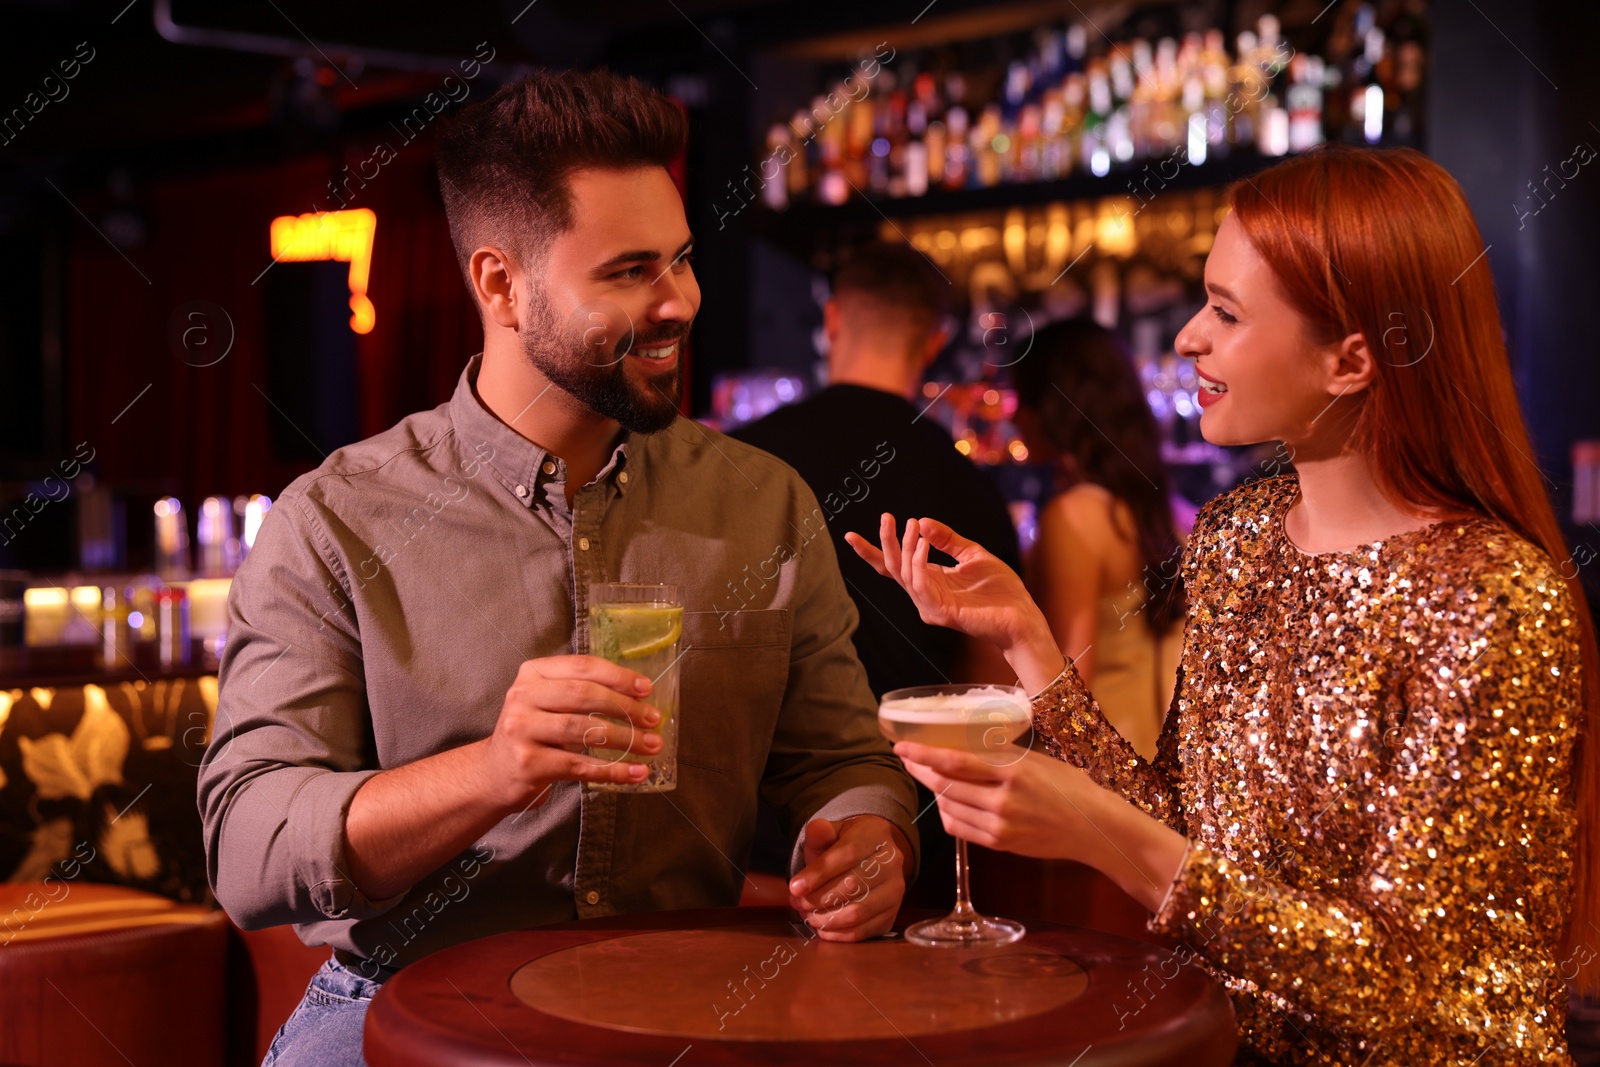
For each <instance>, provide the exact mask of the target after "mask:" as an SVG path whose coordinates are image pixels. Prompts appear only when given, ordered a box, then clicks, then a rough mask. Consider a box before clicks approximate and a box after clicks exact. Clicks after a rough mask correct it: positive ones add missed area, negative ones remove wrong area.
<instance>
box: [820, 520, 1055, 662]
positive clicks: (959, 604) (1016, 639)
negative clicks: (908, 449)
mask: <svg viewBox="0 0 1600 1067" xmlns="http://www.w3.org/2000/svg"><path fill="white" fill-rule="evenodd" d="M878 538H879V542H880V544H881V548H875V547H873V545H872V544H871V542H869V541H868V540H867V539H866V538H864V537H861V536H860V535H858V534H854V533H847V534H845V540H846V541H847V542H849V544H850V547H851V548H853V549H855V550H856V554H857V555H858V556H860V557H861V558H862V559H864V560H866V562H867V563H868V564H869V565H870V566H871V567H872V568H873V569H874V570H876V571H877V572H878V573H879V574H881V575H883V576H884V577H886V578H893V579H894V580H895V581H896V582H898V583H899V584H900V586H901V587H902V588H903V589H905V591H906V592H907V593H909V594H910V595H911V600H912V602H913V603H915V604H916V606H917V611H918V613H919V614H920V615H921V617H922V621H923V622H926V623H929V624H931V625H934V626H948V627H950V628H951V629H954V630H960V631H961V632H962V633H965V634H969V635H971V636H972V637H976V638H978V639H979V640H981V641H988V642H989V643H990V644H992V645H994V646H995V647H996V648H998V649H999V650H1000V651H1001V653H1002V654H1004V655H1005V657H1006V661H1007V662H1008V663H1010V664H1011V669H1012V670H1014V671H1016V672H1017V681H1018V683H1019V684H1021V685H1022V686H1023V687H1024V688H1025V689H1027V690H1028V692H1030V693H1037V692H1039V691H1040V690H1042V689H1044V688H1045V687H1046V686H1048V685H1049V684H1050V683H1051V682H1052V681H1054V680H1055V678H1056V676H1057V675H1059V674H1060V673H1061V669H1062V666H1063V657H1062V655H1061V651H1060V649H1058V648H1057V647H1056V642H1055V637H1054V636H1053V635H1052V634H1051V632H1050V624H1049V622H1048V621H1046V619H1045V617H1044V613H1043V612H1041V611H1040V610H1039V607H1038V605H1036V604H1035V603H1034V602H1033V600H1032V599H1030V598H1029V596H1028V591H1027V588H1026V587H1025V586H1024V585H1023V584H1022V579H1021V578H1019V577H1018V576H1017V573H1016V572H1015V571H1013V570H1012V569H1011V568H1010V567H1008V566H1006V565H1005V564H1004V563H1002V562H1001V561H1000V560H998V559H996V558H995V557H994V556H992V555H990V554H989V553H988V552H987V551H985V550H984V548H983V546H982V545H980V544H978V543H977V542H976V541H969V540H967V539H966V538H965V537H962V536H961V535H960V534H958V533H956V532H955V531H954V530H952V529H950V527H948V526H946V525H945V524H944V523H942V522H937V521H935V520H933V519H907V520H906V528H905V533H904V535H903V536H897V535H896V527H895V518H894V516H893V515H890V514H888V513H887V512H885V513H884V515H883V517H882V519H881V520H880V522H879V526H878ZM930 548H936V549H938V550H939V551H941V552H944V553H946V554H947V555H949V556H951V557H953V558H954V559H955V561H956V565H955V566H954V567H945V566H941V565H939V564H937V563H930V562H928V551H929V549H930Z"/></svg>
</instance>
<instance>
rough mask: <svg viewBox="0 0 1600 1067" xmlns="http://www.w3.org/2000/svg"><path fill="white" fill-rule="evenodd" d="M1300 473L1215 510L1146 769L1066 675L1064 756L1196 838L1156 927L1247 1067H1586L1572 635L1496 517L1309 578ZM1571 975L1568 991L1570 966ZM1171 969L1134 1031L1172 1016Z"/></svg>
mask: <svg viewBox="0 0 1600 1067" xmlns="http://www.w3.org/2000/svg"><path fill="white" fill-rule="evenodd" d="M1297 495H1298V482H1297V481H1296V479H1295V478H1294V477H1293V476H1282V477H1277V478H1271V479H1265V480H1262V481H1259V482H1255V483H1251V484H1248V485H1246V486H1244V487H1242V488H1240V489H1237V490H1235V491H1234V492H1232V493H1229V494H1226V495H1225V496H1223V497H1221V498H1219V499H1218V500H1216V501H1213V502H1212V503H1211V504H1210V505H1208V506H1207V507H1206V508H1205V509H1204V510H1203V511H1202V512H1201V514H1200V517H1199V518H1198V520H1197V521H1196V524H1195V529H1194V533H1193V535H1192V537H1191V538H1190V542H1189V549H1188V551H1187V553H1186V556H1185V559H1184V569H1183V575H1184V580H1185V582H1186V583H1187V586H1188V593H1189V613H1188V618H1187V622H1186V628H1185V634H1184V649H1183V658H1182V665H1181V668H1180V673H1179V677H1178V687H1177V692H1176V695H1175V698H1174V701H1173V707H1172V710H1171V711H1169V712H1168V713H1167V716H1166V719H1165V722H1164V723H1163V726H1162V733H1161V737H1160V740H1159V742H1158V745H1157V752H1156V758H1155V760H1154V762H1147V761H1145V760H1144V759H1142V758H1141V757H1139V756H1138V755H1137V754H1135V752H1134V751H1133V749H1132V748H1131V747H1130V746H1129V745H1128V744H1127V742H1125V741H1123V740H1122V738H1121V737H1119V736H1118V735H1117V734H1116V732H1115V731H1114V730H1113V729H1112V728H1111V727H1110V726H1109V725H1108V724H1107V723H1106V721H1105V719H1104V718H1103V717H1102V716H1101V714H1100V711H1099V708H1098V707H1097V706H1096V705H1095V703H1094V701H1093V699H1092V698H1091V697H1090V695H1089V693H1088V691H1087V690H1086V689H1085V688H1084V686H1083V683H1082V681H1081V680H1080V679H1079V678H1078V675H1077V672H1076V671H1075V670H1073V669H1071V668H1069V669H1068V670H1067V671H1066V672H1065V673H1063V674H1062V676H1061V677H1060V678H1058V679H1057V680H1056V681H1055V682H1054V683H1053V684H1052V685H1051V686H1050V688H1048V689H1047V690H1045V691H1044V692H1043V693H1041V694H1040V695H1039V697H1038V698H1037V699H1036V700H1035V702H1034V720H1035V726H1036V728H1037V729H1038V731H1039V734H1040V736H1041V737H1042V738H1043V739H1044V742H1045V745H1046V747H1047V748H1048V749H1049V751H1050V752H1051V753H1052V754H1053V755H1055V756H1056V757H1058V758H1060V759H1064V760H1068V761H1070V762H1072V763H1074V764H1076V765H1078V766H1081V767H1083V768H1084V769H1085V770H1086V771H1087V772H1088V773H1090V774H1091V775H1092V776H1093V777H1094V779H1095V780H1096V781H1098V782H1099V783H1100V784H1102V785H1104V786H1106V787H1108V788H1112V789H1115V790H1117V791H1118V792H1120V793H1121V794H1122V795H1124V796H1125V797H1127V798H1128V799H1129V800H1130V801H1132V802H1133V803H1135V804H1137V805H1138V806H1140V807H1141V808H1143V809H1144V810H1146V811H1148V812H1149V813H1150V814H1151V815H1153V816H1155V817H1156V818H1159V819H1161V820H1162V821H1163V822H1165V823H1167V824H1168V825H1169V826H1171V827H1173V828H1174V829H1176V830H1178V831H1179V832H1180V833H1182V834H1184V835H1186V836H1187V837H1188V838H1189V842H1190V844H1189V848H1188V852H1187V854H1186V856H1185V858H1184V861H1183V865H1182V866H1181V867H1180V869H1179V871H1178V874H1177V877H1176V879H1175V880H1174V881H1173V884H1172V886H1171V887H1170V889H1169V890H1168V893H1167V896H1166V899H1165V900H1164V901H1163V903H1162V905H1161V907H1160V909H1159V910H1158V911H1157V912H1156V914H1155V915H1154V916H1153V917H1152V918H1151V920H1150V929H1151V930H1153V931H1155V932H1158V933H1163V934H1167V935H1170V936H1171V937H1174V938H1176V939H1178V941H1179V947H1178V949H1177V950H1176V955H1175V957H1174V958H1173V960H1171V961H1169V963H1168V965H1167V967H1166V972H1165V973H1166V974H1167V976H1168V977H1171V975H1172V974H1174V973H1176V971H1175V970H1174V969H1173V968H1176V967H1178V966H1183V965H1186V964H1188V963H1190V962H1193V963H1195V964H1197V965H1200V966H1204V967H1206V968H1207V969H1209V970H1210V971H1212V973H1214V974H1216V975H1217V976H1218V977H1219V978H1221V979H1222V980H1223V982H1224V983H1225V984H1226V985H1227V987H1228V989H1229V992H1230V994H1231V996H1232V999H1233V1004H1234V1009H1235V1011H1236V1013H1237V1016H1238V1021H1239V1031H1240V1055H1241V1061H1240V1062H1251V1057H1256V1058H1258V1059H1261V1060H1266V1061H1268V1062H1272V1063H1296V1064H1299V1063H1317V1064H1322V1063H1339V1064H1352V1065H1354V1064H1371V1065H1376V1064H1386V1063H1394V1064H1406V1065H1408V1067H1409V1065H1413V1064H1424V1063H1427V1064H1433V1063H1440V1064H1444V1063H1449V1064H1463V1065H1465V1064H1473V1063H1482V1064H1485V1065H1487V1064H1491V1063H1492V1064H1496V1065H1500V1064H1512V1063H1515V1064H1522V1063H1563V1064H1565V1063H1571V1062H1572V1061H1571V1059H1570V1057H1569V1056H1568V1053H1567V1046H1566V1038H1565V1034H1564V1029H1565V1026H1566V1015H1567V1013H1566V988H1565V985H1564V983H1563V981H1562V980H1561V977H1560V974H1559V971H1560V968H1561V966H1562V963H1563V961H1562V959H1561V957H1562V955H1563V953H1562V951H1561V948H1560V944H1561V932H1562V930H1563V928H1564V926H1565V923H1566V918H1567V912H1568V892H1569V885H1570V875H1571V859H1570V856H1569V849H1570V848H1571V847H1573V845H1574V838H1573V834H1574V832H1575V828H1576V814H1575V809H1574V806H1573V798H1572V795H1571V793H1570V791H1569V787H1568V784H1569V779H1570V774H1571V771H1570V764H1571V759H1572V752H1573V744H1574V742H1575V740H1576V739H1577V733H1578V729H1579V724H1580V722H1581V721H1582V720H1581V716H1580V710H1581V708H1582V689H1581V685H1580V667H1579V637H1578V634H1579V625H1578V621H1577V619H1576V618H1575V617H1574V609H1573V603H1572V601H1571V599H1570V597H1569V595H1568V591H1567V588H1566V585H1565V583H1564V582H1563V581H1562V580H1561V577H1560V575H1559V574H1558V573H1557V572H1556V569H1555V566H1554V564H1553V562H1552V561H1551V560H1550V558H1549V557H1548V556H1547V555H1546V554H1545V553H1544V552H1543V551H1541V550H1540V549H1539V548H1537V547H1535V546H1534V545H1531V544H1529V543H1528V542H1526V541H1524V540H1522V539H1521V538H1519V537H1517V536H1516V535H1514V534H1512V533H1510V532H1509V531H1508V530H1507V529H1506V527H1505V526H1503V525H1501V524H1500V523H1498V522H1495V521H1492V520H1490V519H1486V518H1479V519H1470V520H1465V521H1457V522H1448V523H1442V524H1438V525H1434V526H1429V527H1427V528H1425V529H1421V530H1416V531H1413V532H1410V533H1405V534H1400V535H1397V536H1395V537H1392V538H1390V539H1388V540H1387V541H1380V542H1375V543H1373V544H1370V545H1366V546H1362V547H1360V548H1356V549H1351V550H1348V551H1342V552H1330V553H1320V554H1317V555H1309V554H1306V553H1303V552H1301V551H1300V550H1299V549H1298V548H1296V547H1295V546H1294V544H1293V543H1292V542H1290V541H1289V539H1288V537H1287V536H1286V535H1285V533H1284V531H1283V525H1282V520H1283V515H1284V513H1285V511H1287V510H1288V508H1289V506H1290V505H1291V504H1292V503H1293V502H1294V501H1295V500H1296V499H1297ZM1568 972H1569V974H1570V973H1571V968H1568ZM1161 984H1162V981H1161V975H1160V974H1159V973H1157V972H1155V971H1153V972H1152V974H1151V975H1150V976H1149V977H1147V979H1146V980H1145V981H1143V982H1141V983H1140V984H1139V985H1138V986H1137V987H1134V986H1130V988H1129V989H1128V990H1127V991H1126V993H1125V995H1124V997H1123V998H1122V999H1121V1000H1120V1001H1119V1003H1118V1006H1117V1010H1118V1012H1119V1017H1125V1015H1124V1013H1126V1014H1137V1013H1139V1012H1141V1011H1145V1010H1155V1011H1159V1010H1160V1002H1161V992H1160V986H1161Z"/></svg>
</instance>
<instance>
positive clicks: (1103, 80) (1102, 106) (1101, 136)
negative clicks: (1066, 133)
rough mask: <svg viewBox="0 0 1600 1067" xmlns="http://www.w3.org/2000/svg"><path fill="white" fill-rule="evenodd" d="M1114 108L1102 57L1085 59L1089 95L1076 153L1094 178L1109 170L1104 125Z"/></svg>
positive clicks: (1103, 175)
mask: <svg viewBox="0 0 1600 1067" xmlns="http://www.w3.org/2000/svg"><path fill="white" fill-rule="evenodd" d="M1113 110H1115V107H1114V104H1113V100H1112V96H1111V75H1110V73H1109V71H1108V70H1107V68H1106V64H1105V61H1104V60H1101V59H1092V60H1090V61H1089V98H1088V105H1087V108H1086V110H1085V111H1084V115H1083V133H1082V139H1081V140H1080V142H1079V145H1080V155H1081V157H1082V160H1083V166H1084V169H1085V170H1088V171H1089V172H1090V173H1091V174H1093V175H1095V176H1096V177H1098V178H1104V177H1105V176H1106V175H1107V174H1109V173H1111V152H1110V149H1109V136H1108V133H1107V129H1106V127H1107V125H1108V124H1109V122H1110V120H1111V113H1112V111H1113Z"/></svg>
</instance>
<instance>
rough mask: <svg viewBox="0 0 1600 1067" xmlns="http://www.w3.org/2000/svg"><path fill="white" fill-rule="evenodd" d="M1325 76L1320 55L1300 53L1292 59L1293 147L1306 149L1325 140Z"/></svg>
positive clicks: (1287, 95)
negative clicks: (1323, 136) (1323, 112)
mask: <svg viewBox="0 0 1600 1067" xmlns="http://www.w3.org/2000/svg"><path fill="white" fill-rule="evenodd" d="M1322 80H1323V68H1322V59H1321V57H1320V56H1308V55H1305V54H1303V53H1302V54H1299V55H1296V56H1295V57H1294V59H1292V60H1291V61H1290V63H1289V89H1288V92H1286V93H1285V94H1284V98H1285V101H1286V102H1287V103H1288V105H1289V151H1291V152H1304V151H1306V150H1307V149H1310V148H1312V147H1314V146H1316V145H1319V144H1321V143H1322V139H1323V138H1322Z"/></svg>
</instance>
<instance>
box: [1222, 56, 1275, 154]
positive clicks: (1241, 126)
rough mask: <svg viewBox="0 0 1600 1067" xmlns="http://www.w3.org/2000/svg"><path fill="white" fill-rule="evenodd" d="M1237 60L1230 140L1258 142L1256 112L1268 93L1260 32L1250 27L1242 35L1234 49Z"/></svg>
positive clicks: (1237, 142) (1249, 143) (1231, 75)
mask: <svg viewBox="0 0 1600 1067" xmlns="http://www.w3.org/2000/svg"><path fill="white" fill-rule="evenodd" d="M1234 55H1235V58H1236V61H1235V63H1234V64H1233V67H1232V69H1231V71H1230V74H1229V76H1230V79H1231V81H1232V83H1233V85H1232V92H1233V97H1232V99H1233V100H1234V101H1237V106H1235V107H1232V108H1231V111H1232V112H1233V114H1232V116H1231V118H1230V122H1229V130H1228V143H1229V144H1234V145H1253V144H1255V142H1256V136H1257V134H1256V130H1257V126H1258V123H1257V121H1256V114H1257V111H1258V110H1259V107H1260V101H1261V97H1262V96H1263V95H1264V91H1265V90H1264V87H1263V83H1264V81H1265V79H1266V75H1264V74H1263V73H1262V72H1261V70H1260V68H1258V67H1257V66H1256V63H1255V61H1256V58H1257V57H1256V35H1255V33H1254V32H1252V31H1250V30H1245V31H1244V32H1243V33H1241V34H1239V37H1238V47H1237V49H1235V52H1234Z"/></svg>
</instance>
